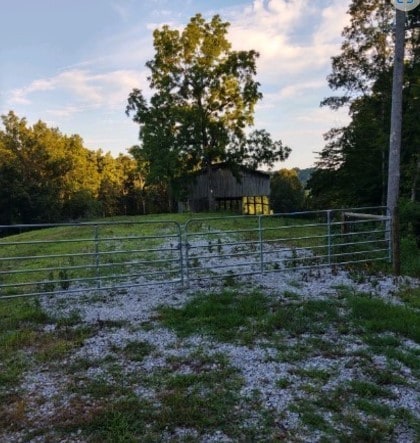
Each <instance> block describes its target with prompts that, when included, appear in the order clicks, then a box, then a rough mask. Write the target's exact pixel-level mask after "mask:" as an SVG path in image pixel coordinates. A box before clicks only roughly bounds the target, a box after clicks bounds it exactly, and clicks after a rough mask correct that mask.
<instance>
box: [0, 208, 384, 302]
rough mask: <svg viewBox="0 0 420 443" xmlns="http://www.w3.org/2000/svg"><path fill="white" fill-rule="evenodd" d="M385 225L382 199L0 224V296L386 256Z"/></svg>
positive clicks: (260, 271) (188, 280) (179, 281)
mask: <svg viewBox="0 0 420 443" xmlns="http://www.w3.org/2000/svg"><path fill="white" fill-rule="evenodd" d="M389 226H390V217H389V216H388V215H387V214H386V208H384V207H379V208H378V207H375V208H357V209H345V210H344V209H340V210H327V211H314V212H300V213H290V214H274V215H260V216H224V217H223V216H220V217H211V218H210V217H207V218H191V219H189V220H188V221H187V222H186V223H185V224H182V225H181V224H180V223H178V222H176V221H136V222H104V223H66V224H43V225H7V226H0V234H1V236H2V237H1V238H0V299H2V298H3V299H5V298H14V297H22V296H32V295H52V294H57V293H63V292H66V293H73V292H80V291H92V290H111V289H119V290H123V289H124V288H128V287H134V286H149V285H156V284H160V285H161V284H175V283H177V284H180V285H181V286H182V287H185V286H188V285H189V284H190V283H192V282H194V281H199V280H202V279H208V278H219V279H220V278H227V277H230V276H232V277H233V276H242V275H255V274H264V273H268V272H284V271H287V270H291V269H308V268H313V267H322V266H324V267H325V266H333V265H336V266H339V265H347V264H351V263H361V262H372V261H383V260H388V261H390V260H391V248H390V241H391V240H390V239H391V233H390V232H389ZM40 230H42V233H40Z"/></svg>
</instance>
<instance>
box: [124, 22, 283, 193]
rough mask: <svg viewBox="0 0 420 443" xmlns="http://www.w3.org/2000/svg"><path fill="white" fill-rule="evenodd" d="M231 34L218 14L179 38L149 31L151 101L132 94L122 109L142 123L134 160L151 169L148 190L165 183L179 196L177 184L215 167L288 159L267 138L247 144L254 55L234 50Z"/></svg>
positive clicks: (254, 95) (254, 94) (172, 32)
mask: <svg viewBox="0 0 420 443" xmlns="http://www.w3.org/2000/svg"><path fill="white" fill-rule="evenodd" d="M228 27H229V23H227V22H223V21H222V20H221V18H220V17H219V16H218V15H216V16H214V17H213V18H212V19H211V20H210V21H208V22H207V21H206V20H205V19H204V18H203V17H202V16H201V15H200V14H197V15H196V16H194V17H192V18H191V20H190V22H189V23H188V24H187V26H186V27H185V28H184V30H183V31H181V32H180V31H178V30H176V29H171V28H170V27H169V26H167V25H165V26H163V27H162V28H161V29H156V30H155V31H154V33H153V37H154V49H155V56H154V58H153V59H152V60H150V61H149V62H147V64H146V66H147V67H148V68H149V69H150V71H151V74H150V76H149V78H148V80H149V83H150V87H151V89H152V90H153V91H154V94H153V95H152V97H151V99H150V101H149V102H148V101H147V100H146V99H145V98H144V95H143V93H142V91H140V90H139V89H134V90H133V91H132V92H131V94H130V95H129V98H128V106H127V108H126V113H127V115H132V117H133V120H134V121H135V122H136V123H139V124H140V142H141V143H140V146H138V147H136V148H132V154H133V155H134V156H135V157H141V158H142V159H143V160H145V161H146V162H148V163H149V174H148V182H149V183H159V182H166V183H168V184H169V185H170V190H171V192H174V193H178V194H179V192H180V189H177V188H176V183H177V181H178V179H179V178H180V177H182V176H185V175H186V174H187V173H189V172H192V171H194V170H197V169H207V170H208V171H210V170H211V168H210V166H211V165H212V164H214V163H217V162H225V163H227V164H229V165H231V166H232V167H234V165H239V164H245V163H248V165H249V166H251V167H253V168H256V167H257V166H259V165H262V164H269V165H270V164H272V163H273V162H274V161H276V160H283V159H284V158H286V157H287V156H288V154H289V152H290V150H289V148H287V147H284V146H283V145H282V143H281V142H273V141H272V140H271V138H270V136H269V134H268V133H266V132H265V131H258V132H255V133H253V134H251V136H250V137H249V138H247V128H249V127H250V126H252V125H253V123H254V118H253V117H254V110H255V105H256V103H257V102H258V100H260V99H261V98H262V94H261V92H260V91H259V83H258V82H257V81H256V80H255V76H256V59H257V57H258V53H257V52H255V51H253V50H250V51H233V50H232V49H231V44H230V43H229V41H228V40H227V32H228ZM250 140H253V141H255V142H256V143H252V142H251V141H250Z"/></svg>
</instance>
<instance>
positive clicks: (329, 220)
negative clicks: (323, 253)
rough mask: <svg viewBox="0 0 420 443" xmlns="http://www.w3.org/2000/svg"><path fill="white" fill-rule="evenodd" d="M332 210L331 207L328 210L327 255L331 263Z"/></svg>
mask: <svg viewBox="0 0 420 443" xmlns="http://www.w3.org/2000/svg"><path fill="white" fill-rule="evenodd" d="M331 212H332V211H331V209H328V210H327V236H328V238H327V255H328V264H329V265H331Z"/></svg>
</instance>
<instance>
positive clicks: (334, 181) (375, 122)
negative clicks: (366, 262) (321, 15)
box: [309, 0, 420, 206]
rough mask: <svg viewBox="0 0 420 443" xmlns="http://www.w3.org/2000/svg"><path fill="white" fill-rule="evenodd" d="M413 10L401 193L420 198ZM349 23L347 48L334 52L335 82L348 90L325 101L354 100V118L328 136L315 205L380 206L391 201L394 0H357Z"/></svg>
mask: <svg viewBox="0 0 420 443" xmlns="http://www.w3.org/2000/svg"><path fill="white" fill-rule="evenodd" d="M419 9H420V8H417V9H416V10H414V11H411V12H410V13H409V14H408V15H407V25H408V26H407V27H408V28H410V29H408V30H407V31H406V59H405V82H404V91H403V100H404V104H403V132H402V140H403V142H402V153H401V176H402V177H401V178H402V181H401V191H402V192H401V195H402V196H403V198H410V199H412V201H415V200H418V199H419V195H418V194H419V190H418V187H419V179H418V176H419V172H420V171H419V167H420V161H419V158H420V152H419V149H418V146H419V129H420V128H419V125H418V117H415V116H418V115H419V113H420V109H419V103H420V101H419V95H420V89H419V78H420V76H419V68H420V64H419V61H420V50H419V43H420V41H419V39H420V32H419V31H420V30H419V28H414V27H410V26H409V25H410V23H412V22H413V21H415V20H416V17H415V15H416V14H417V16H418V14H419V12H418V10H419ZM348 12H349V14H350V24H349V26H347V27H345V28H344V30H343V44H342V47H341V53H340V54H339V55H337V56H335V57H333V58H332V72H331V74H330V75H329V76H328V84H329V86H330V88H331V89H332V90H334V91H337V92H341V95H335V96H331V97H327V98H326V99H324V100H323V102H322V103H321V104H322V105H324V106H329V107H331V108H332V109H338V108H340V107H342V106H345V105H346V106H348V109H349V114H350V117H351V122H350V123H349V125H347V126H346V127H342V128H333V129H331V130H330V131H329V132H328V133H327V134H325V140H326V142H327V143H326V145H325V147H324V148H323V150H322V151H321V152H320V154H319V160H318V162H317V170H316V171H315V173H314V174H313V176H312V178H311V180H310V181H309V187H310V190H311V195H312V198H313V202H314V204H315V205H316V206H320V205H321V206H337V205H339V206H343V205H378V204H384V203H385V199H386V183H387V172H388V149H389V134H390V110H391V89H392V67H393V66H392V63H393V27H392V24H393V19H394V14H395V9H394V6H393V4H392V2H391V1H390V0H368V1H362V0H353V1H352V2H351V4H350V7H349V11H348Z"/></svg>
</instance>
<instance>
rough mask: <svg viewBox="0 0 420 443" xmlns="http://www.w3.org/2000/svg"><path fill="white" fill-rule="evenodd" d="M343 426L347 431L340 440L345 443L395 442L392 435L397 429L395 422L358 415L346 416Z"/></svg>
mask: <svg viewBox="0 0 420 443" xmlns="http://www.w3.org/2000/svg"><path fill="white" fill-rule="evenodd" d="M341 419H342V422H341V423H342V425H344V428H345V431H343V435H342V437H341V438H340V441H343V442H348V443H352V442H355V441H357V442H378V443H379V442H383V441H395V440H394V439H392V434H393V431H394V428H395V421H393V420H381V419H378V418H376V417H373V418H372V417H369V416H368V417H367V418H364V419H362V418H360V416H359V415H358V414H354V413H353V414H344V415H343V416H342V417H341Z"/></svg>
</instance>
